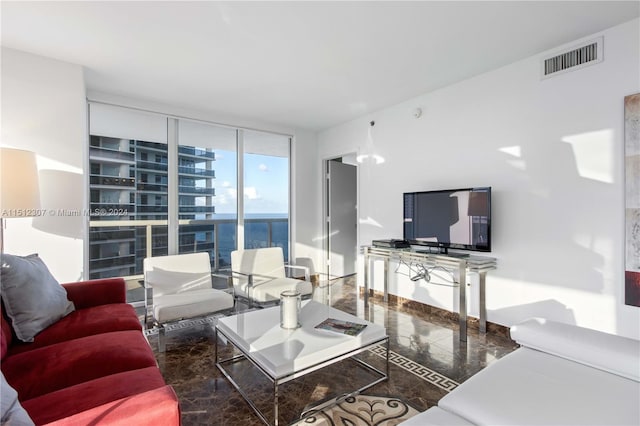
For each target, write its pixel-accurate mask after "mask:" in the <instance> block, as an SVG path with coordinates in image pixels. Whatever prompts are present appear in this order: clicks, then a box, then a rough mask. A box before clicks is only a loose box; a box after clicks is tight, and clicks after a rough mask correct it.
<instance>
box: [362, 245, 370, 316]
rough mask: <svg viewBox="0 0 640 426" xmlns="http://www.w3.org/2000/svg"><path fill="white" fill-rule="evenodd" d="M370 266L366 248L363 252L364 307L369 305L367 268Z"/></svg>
mask: <svg viewBox="0 0 640 426" xmlns="http://www.w3.org/2000/svg"><path fill="white" fill-rule="evenodd" d="M370 268H371V257H370V256H369V253H368V251H367V249H366V248H365V252H364V307H365V308H367V307H369V272H370V271H369V269H370Z"/></svg>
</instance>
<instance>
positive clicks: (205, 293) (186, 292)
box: [144, 252, 234, 352]
mask: <svg viewBox="0 0 640 426" xmlns="http://www.w3.org/2000/svg"><path fill="white" fill-rule="evenodd" d="M144 284H145V308H146V311H147V312H149V310H151V314H152V315H153V319H154V322H155V323H156V324H157V325H158V328H159V350H160V352H164V351H165V348H166V343H165V325H166V324H167V323H171V322H176V321H180V320H184V319H191V318H196V317H203V316H209V315H212V314H216V313H220V314H222V313H226V311H229V312H230V311H231V310H232V309H233V308H234V297H233V295H232V294H229V293H227V292H225V291H222V290H217V289H214V288H213V286H212V280H211V263H210V260H209V254H208V253H204V252H203V253H189V254H178V255H172V256H158V257H148V258H145V259H144ZM147 289H151V291H152V297H151V299H150V298H149V297H148V295H147ZM145 323H146V316H145Z"/></svg>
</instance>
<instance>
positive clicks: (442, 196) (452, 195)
mask: <svg viewBox="0 0 640 426" xmlns="http://www.w3.org/2000/svg"><path fill="white" fill-rule="evenodd" d="M404 239H405V240H407V241H409V243H410V244H414V245H422V246H428V247H438V248H440V251H441V252H443V253H447V251H448V249H450V248H452V249H461V250H474V251H491V188H490V187H482V188H466V189H452V190H442V191H423V192H406V193H404Z"/></svg>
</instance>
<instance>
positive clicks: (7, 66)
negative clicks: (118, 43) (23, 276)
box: [2, 47, 86, 282]
mask: <svg viewBox="0 0 640 426" xmlns="http://www.w3.org/2000/svg"><path fill="white" fill-rule="evenodd" d="M2 145H3V146H9V147H13V148H19V149H25V150H29V151H33V152H35V153H36V154H37V161H38V169H39V174H40V194H41V207H42V211H43V212H45V213H46V214H45V215H44V216H42V217H38V218H34V219H31V218H29V219H17V218H16V219H7V220H6V224H7V225H6V229H5V235H4V241H5V247H4V251H5V252H6V253H11V254H19V255H26V254H30V253H36V252H37V253H39V254H40V257H42V259H43V260H44V261H45V263H46V264H47V266H48V267H49V269H50V270H51V273H52V274H53V275H54V276H55V277H56V278H57V279H58V280H59V281H61V282H67V281H75V280H77V279H79V278H81V277H82V272H83V271H82V269H83V266H82V265H83V262H82V258H83V235H84V225H83V223H84V220H86V217H83V216H82V215H81V214H80V216H65V215H64V214H63V213H61V212H60V211H59V210H58V209H64V210H65V211H70V212H76V211H78V212H79V213H81V210H82V207H83V206H84V205H85V199H86V191H85V184H84V177H83V174H82V173H83V169H84V167H83V165H84V161H85V147H86V100H85V89H84V76H83V70H82V67H79V66H77V65H72V64H68V63H64V62H60V61H56V60H52V59H48V58H43V57H41V56H36V55H31V54H28V53H24V52H20V51H17V50H13V49H8V48H4V47H3V48H2ZM65 214H66V213H65Z"/></svg>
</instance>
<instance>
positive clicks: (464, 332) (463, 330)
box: [458, 265, 467, 342]
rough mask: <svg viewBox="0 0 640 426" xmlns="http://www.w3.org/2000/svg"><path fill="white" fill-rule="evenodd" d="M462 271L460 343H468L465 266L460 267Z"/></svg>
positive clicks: (460, 287) (460, 286)
mask: <svg viewBox="0 0 640 426" xmlns="http://www.w3.org/2000/svg"><path fill="white" fill-rule="evenodd" d="M458 270H459V271H460V275H459V276H460V285H459V287H458V288H459V289H460V341H461V342H466V341H467V271H466V267H465V265H461V266H459V267H458Z"/></svg>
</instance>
